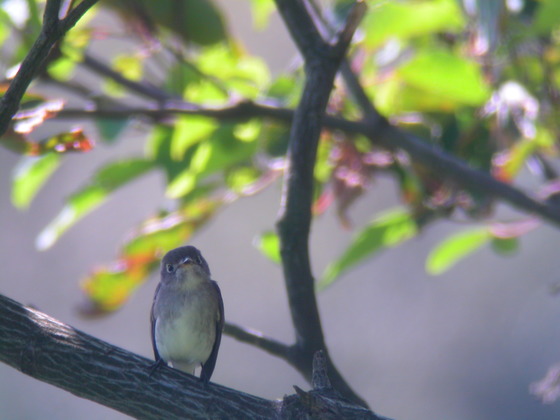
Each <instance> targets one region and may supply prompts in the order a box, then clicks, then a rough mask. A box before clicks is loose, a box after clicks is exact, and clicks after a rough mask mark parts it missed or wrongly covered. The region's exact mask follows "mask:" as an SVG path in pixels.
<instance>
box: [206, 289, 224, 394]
mask: <svg viewBox="0 0 560 420" xmlns="http://www.w3.org/2000/svg"><path fill="white" fill-rule="evenodd" d="M212 286H214V288H215V290H216V295H217V296H218V302H219V308H218V309H219V318H218V321H217V322H216V339H215V340H214V345H213V346H212V352H211V353H210V356H209V357H208V360H206V362H205V363H204V364H203V365H202V371H201V372H200V379H201V380H202V381H203V382H205V383H208V381H210V377H211V376H212V372H214V367H216V359H217V358H218V350H219V349H220V342H221V341H222V330H223V329H224V301H223V299H222V293H221V292H220V287H219V286H218V283H216V282H215V281H214V280H212Z"/></svg>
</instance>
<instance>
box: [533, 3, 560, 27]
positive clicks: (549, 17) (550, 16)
mask: <svg viewBox="0 0 560 420" xmlns="http://www.w3.org/2000/svg"><path fill="white" fill-rule="evenodd" d="M559 26H560V2H558V1H557V0H547V1H541V2H539V6H538V9H537V13H536V16H535V21H534V23H533V26H532V28H533V30H534V31H535V32H536V33H537V34H539V35H549V32H550V31H552V30H553V29H555V28H557V27H559Z"/></svg>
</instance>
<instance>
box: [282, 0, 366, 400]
mask: <svg viewBox="0 0 560 420" xmlns="http://www.w3.org/2000/svg"><path fill="white" fill-rule="evenodd" d="M276 5H277V7H278V10H279V12H280V14H281V15H282V18H283V20H284V22H285V23H286V26H287V27H288V30H289V32H290V34H291V36H292V38H293V39H294V42H295V43H296V44H297V46H298V48H299V50H300V52H301V54H302V55H303V57H304V60H305V74H306V80H305V86H304V89H303V93H302V96H301V99H300V102H299V105H298V108H297V110H296V111H295V114H294V117H293V122H292V129H291V133H290V142H289V146H288V160H287V168H286V171H285V181H284V190H283V194H282V205H281V209H280V215H279V219H278V222H277V229H278V234H279V237H280V252H281V255H282V267H283V269H284V279H285V283H286V289H287V293H288V300H289V304H290V312H291V316H292V323H293V325H294V328H295V332H296V343H295V357H296V363H297V366H298V368H299V370H300V371H301V372H302V373H303V374H304V375H305V376H306V377H307V379H308V380H310V379H311V370H312V361H313V355H314V354H315V353H316V352H317V351H319V350H324V351H325V354H326V356H327V360H328V361H329V368H330V372H331V375H332V379H333V383H334V387H335V388H337V389H338V390H339V391H340V392H341V393H342V394H343V395H344V396H345V397H347V398H349V399H351V400H352V401H355V402H357V403H359V404H362V405H364V406H366V403H365V402H364V401H363V400H362V399H361V398H360V397H359V396H357V395H356V394H355V393H354V391H353V390H352V389H351V388H350V387H349V385H348V384H347V383H346V381H345V380H344V379H343V378H342V376H341V375H340V373H339V372H338V371H337V370H336V368H335V367H334V365H333V363H332V361H331V360H330V358H329V357H328V352H327V349H326V345H325V341H324V337H323V330H322V327H321V320H320V316H319V311H318V307H317V300H316V296H315V288H314V283H315V282H314V279H313V274H312V272H311V266H310V262H309V245H308V240H309V231H310V226H311V204H312V199H313V191H314V180H313V170H314V167H315V161H316V153H317V145H318V141H319V136H320V134H321V129H322V125H323V120H324V113H325V109H326V106H327V103H328V100H329V96H330V93H331V91H332V89H333V83H334V78H335V76H336V73H337V72H338V67H339V65H340V62H341V61H342V59H343V57H344V54H345V53H346V49H347V47H348V45H349V42H350V40H351V35H352V33H353V31H354V30H355V28H356V26H357V22H358V21H359V20H360V19H361V16H362V15H363V13H364V12H365V5H364V4H363V3H357V4H356V5H355V9H354V11H353V12H352V13H351V14H350V17H349V19H348V20H347V23H346V25H345V28H344V29H343V30H342V31H341V33H340V35H339V37H338V39H337V40H336V41H335V43H334V46H333V45H330V44H329V43H327V42H325V41H324V40H323V39H322V37H321V35H320V34H319V32H318V31H317V29H316V26H315V24H314V22H313V20H312V19H311V16H310V14H309V13H308V12H307V10H306V8H305V5H304V3H303V2H302V1H297V0H277V1H276Z"/></svg>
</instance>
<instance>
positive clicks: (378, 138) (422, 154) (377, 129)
mask: <svg viewBox="0 0 560 420" xmlns="http://www.w3.org/2000/svg"><path fill="white" fill-rule="evenodd" d="M365 98H367V97H365ZM368 101H369V100H368ZM364 103H365V102H360V105H361V104H364ZM370 106H371V108H370V109H371V110H372V111H371V112H370V111H366V112H365V115H367V116H366V117H365V118H364V119H363V120H361V121H350V120H346V119H344V118H340V117H335V116H332V115H325V117H324V118H323V121H322V123H323V127H324V128H328V129H331V130H340V131H343V132H345V133H348V134H362V135H364V136H366V137H368V138H369V139H370V141H371V142H372V144H374V145H375V146H379V147H383V148H385V149H388V150H395V149H396V148H399V149H402V150H404V151H406V152H407V153H408V154H409V155H410V159H411V160H412V161H414V162H416V163H422V164H424V165H426V166H429V167H432V168H437V170H438V171H439V173H440V175H441V177H442V178H447V179H452V180H453V181H454V182H455V183H456V184H457V185H459V186H461V187H464V188H468V189H472V190H475V191H479V192H482V193H484V194H488V195H490V196H492V197H494V198H496V199H500V200H503V201H504V202H506V203H509V204H511V205H512V206H513V207H516V208H517V209H519V210H521V211H525V212H528V213H533V214H535V215H537V216H540V217H542V218H543V219H545V220H547V221H549V222H551V223H552V224H554V225H556V226H560V207H558V206H557V205H554V204H553V203H549V202H545V201H540V200H537V199H535V198H533V197H531V196H529V195H528V194H526V193H525V192H523V191H521V190H520V189H519V188H516V187H515V186H513V185H510V184H506V183H504V182H501V181H499V180H497V179H496V178H494V177H492V176H491V175H490V174H489V173H487V172H483V171H480V170H478V169H475V168H472V167H470V166H468V165H467V164H466V163H465V162H464V161H463V160H461V159H460V158H458V157H455V156H453V155H451V154H449V153H448V152H446V151H444V150H443V149H441V148H439V147H437V146H435V145H430V144H428V143H427V142H426V141H425V140H424V139H421V138H420V137H418V136H415V135H413V134H411V133H408V132H406V131H404V130H401V129H399V128H398V127H396V126H394V125H392V124H391V123H390V122H389V121H388V120H387V119H386V118H385V117H383V116H382V115H380V114H379V113H377V110H375V108H373V105H372V104H371V102H370V103H369V105H368V108H369V107H370ZM294 113H295V111H294V110H292V109H289V108H281V107H275V106H271V105H268V104H260V103H255V102H250V101H243V102H238V103H236V104H233V105H230V106H226V107H220V108H205V107H199V106H194V105H192V104H180V103H175V104H173V105H170V106H167V105H165V106H161V107H154V108H147V107H135V108H124V107H123V108H116V107H114V108H107V109H97V110H85V109H77V108H68V109H63V110H61V111H60V112H59V113H58V115H57V117H59V118H100V117H103V118H113V119H122V118H129V117H132V116H145V117H147V118H151V119H155V120H162V119H165V117H169V116H171V115H175V114H180V115H202V116H207V117H210V118H216V119H218V120H237V121H245V120H249V119H251V118H269V119H272V120H275V121H281V122H285V123H290V122H292V121H293V119H294Z"/></svg>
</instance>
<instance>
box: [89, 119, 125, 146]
mask: <svg viewBox="0 0 560 420" xmlns="http://www.w3.org/2000/svg"><path fill="white" fill-rule="evenodd" d="M128 122H129V120H128V118H123V119H119V120H115V119H111V118H96V119H95V125H96V126H97V129H98V130H99V134H100V135H101V139H102V140H103V141H104V142H106V143H109V144H111V143H114V142H115V141H116V140H117V139H118V137H119V135H120V134H121V133H122V132H123V131H124V129H125V128H126V127H127V126H128Z"/></svg>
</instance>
